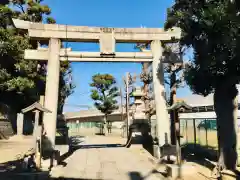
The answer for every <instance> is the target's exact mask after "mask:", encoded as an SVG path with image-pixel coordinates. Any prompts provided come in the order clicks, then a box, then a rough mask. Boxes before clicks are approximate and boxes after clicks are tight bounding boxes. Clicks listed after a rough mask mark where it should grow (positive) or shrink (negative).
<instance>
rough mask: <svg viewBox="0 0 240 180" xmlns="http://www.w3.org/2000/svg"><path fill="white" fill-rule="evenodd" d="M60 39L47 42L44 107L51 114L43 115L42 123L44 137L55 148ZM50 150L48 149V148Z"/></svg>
mask: <svg viewBox="0 0 240 180" xmlns="http://www.w3.org/2000/svg"><path fill="white" fill-rule="evenodd" d="M60 45H61V42H60V39H55V38H51V39H50V41H49V59H48V65H47V77H46V90H45V102H44V107H45V108H46V109H49V110H50V111H52V113H44V116H43V123H44V128H45V131H46V136H47V138H48V140H49V141H50V142H51V145H52V148H54V147H55V136H56V126H57V108H58V88H59V73H60V60H59V54H60ZM49 148H50V147H49Z"/></svg>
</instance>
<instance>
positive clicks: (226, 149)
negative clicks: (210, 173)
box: [214, 84, 238, 170]
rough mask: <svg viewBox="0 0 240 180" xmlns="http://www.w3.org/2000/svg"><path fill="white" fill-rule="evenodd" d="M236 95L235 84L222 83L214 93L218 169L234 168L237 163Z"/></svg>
mask: <svg viewBox="0 0 240 180" xmlns="http://www.w3.org/2000/svg"><path fill="white" fill-rule="evenodd" d="M237 95H238V90H237V88H236V85H235V84H231V85H229V84H222V85H221V86H218V87H216V89H215V93H214V108H215V112H216V116H217V137H218V149H219V166H220V169H229V170H235V168H236V163H237V132H236V129H237V110H238V103H237Z"/></svg>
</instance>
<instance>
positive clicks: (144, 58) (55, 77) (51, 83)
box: [13, 19, 181, 147]
mask: <svg viewBox="0 0 240 180" xmlns="http://www.w3.org/2000/svg"><path fill="white" fill-rule="evenodd" d="M13 22H14V25H15V27H16V28H18V29H25V30H27V31H28V35H29V37H30V38H31V39H35V40H48V41H49V45H48V48H45V49H43V48H38V49H36V50H32V49H31V50H30V49H28V50H25V59H29V60H38V61H41V60H44V61H45V60H47V61H48V66H47V77H46V91H45V101H44V102H45V103H44V107H45V108H47V109H49V110H50V111H52V113H44V117H43V121H44V124H45V129H46V133H47V137H48V138H49V140H50V141H51V143H52V145H53V147H54V146H55V135H56V124H57V123H56V121H57V105H58V89H59V87H58V84H59V71H60V61H64V60H66V57H67V59H68V60H69V61H70V62H152V68H153V70H152V71H153V86H154V97H155V104H156V119H157V134H158V139H159V145H160V146H162V145H163V144H164V143H165V137H166V134H167V136H168V139H169V136H170V121H169V116H168V113H167V109H166V102H165V97H164V94H165V90H164V77H163V68H162V65H163V63H169V62H166V61H165V62H164V58H163V48H162V43H163V42H172V41H176V40H178V39H179V38H180V34H181V32H180V30H179V29H177V28H174V29H172V30H170V31H164V30H163V29H160V28H101V27H86V26H69V25H58V24H41V23H32V22H28V21H22V20H18V19H13ZM61 41H70V42H73V41H74V42H98V43H100V52H72V51H71V49H61ZM116 42H121V43H151V50H150V51H146V52H115V44H116ZM180 63H181V62H180ZM158 69H159V70H158Z"/></svg>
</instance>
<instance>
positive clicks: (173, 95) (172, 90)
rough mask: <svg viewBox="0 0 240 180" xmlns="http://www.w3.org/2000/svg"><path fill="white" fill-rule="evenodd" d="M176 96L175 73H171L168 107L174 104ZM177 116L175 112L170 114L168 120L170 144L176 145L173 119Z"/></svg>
mask: <svg viewBox="0 0 240 180" xmlns="http://www.w3.org/2000/svg"><path fill="white" fill-rule="evenodd" d="M176 94H177V88H176V73H175V72H172V74H171V76H170V106H172V105H173V104H174V103H176V98H177V97H176V96H177V95H176ZM176 116H177V112H176V111H171V112H170V120H171V144H172V145H176V124H175V118H176Z"/></svg>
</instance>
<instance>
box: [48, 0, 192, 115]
mask: <svg viewBox="0 0 240 180" xmlns="http://www.w3.org/2000/svg"><path fill="white" fill-rule="evenodd" d="M44 2H45V3H46V4H48V5H49V7H50V8H51V9H52V16H53V17H54V18H55V19H56V21H57V23H58V24H69V25H80V26H102V27H141V26H145V27H157V28H159V27H163V24H164V22H165V19H166V9H167V7H170V6H171V5H172V3H173V0H147V1H146V0H69V1H60V0H45V1H44ZM68 47H72V49H73V50H79V51H81V50H82V51H99V47H98V45H96V44H94V43H87V44H86V43H85V44H83V43H68ZM116 50H117V51H136V50H134V44H127V45H117V47H116ZM72 69H73V79H74V83H75V84H76V89H75V92H74V94H72V95H71V96H70V97H69V98H68V99H67V101H66V103H67V104H68V105H66V106H65V107H64V111H77V110H80V108H79V107H74V106H70V105H78V104H82V105H90V106H91V105H93V102H92V100H91V98H90V90H91V88H90V87H89V83H90V82H91V77H92V75H94V74H96V73H110V74H112V75H113V76H114V77H115V78H116V79H117V83H118V86H121V85H122V76H123V75H124V74H125V73H126V72H130V73H140V72H141V65H140V64H137V63H72ZM189 93H190V91H189V90H188V89H187V88H183V89H180V90H179V91H178V96H179V97H183V96H186V95H188V94H189Z"/></svg>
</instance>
